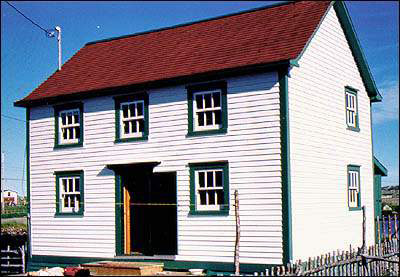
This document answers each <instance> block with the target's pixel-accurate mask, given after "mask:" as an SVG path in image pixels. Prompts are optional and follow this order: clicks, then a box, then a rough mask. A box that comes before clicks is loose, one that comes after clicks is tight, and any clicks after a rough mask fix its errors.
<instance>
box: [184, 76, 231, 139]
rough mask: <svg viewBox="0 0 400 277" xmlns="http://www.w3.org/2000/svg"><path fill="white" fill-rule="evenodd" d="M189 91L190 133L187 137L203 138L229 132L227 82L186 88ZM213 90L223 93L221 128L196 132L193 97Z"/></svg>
mask: <svg viewBox="0 0 400 277" xmlns="http://www.w3.org/2000/svg"><path fill="white" fill-rule="evenodd" d="M186 89H187V101H188V105H187V107H188V133H187V137H191V136H203V135H213V134H225V133H226V132H227V131H228V101H227V83H226V81H213V82H208V83H202V84H195V85H189V86H186ZM211 90H220V91H221V111H222V114H221V127H220V128H219V129H217V130H204V131H196V130H194V122H193V121H194V120H193V116H194V115H193V108H194V107H193V95H194V93H196V92H203V91H204V92H206V91H211Z"/></svg>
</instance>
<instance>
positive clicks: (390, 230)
mask: <svg viewBox="0 0 400 277" xmlns="http://www.w3.org/2000/svg"><path fill="white" fill-rule="evenodd" d="M388 237H389V241H391V240H392V220H391V216H390V214H389V215H388Z"/></svg>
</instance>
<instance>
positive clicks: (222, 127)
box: [187, 81, 228, 136]
mask: <svg viewBox="0 0 400 277" xmlns="http://www.w3.org/2000/svg"><path fill="white" fill-rule="evenodd" d="M187 91H188V123H189V124H188V125H189V126H188V136H197V135H206V134H217V133H226V131H227V126H228V114H227V96H226V95H227V90H226V82H223V81H220V82H213V83H207V84H200V85H192V86H188V87H187Z"/></svg>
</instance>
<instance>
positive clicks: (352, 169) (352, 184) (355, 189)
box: [347, 165, 361, 210]
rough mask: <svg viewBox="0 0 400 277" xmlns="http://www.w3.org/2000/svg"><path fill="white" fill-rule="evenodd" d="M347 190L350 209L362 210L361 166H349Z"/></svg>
mask: <svg viewBox="0 0 400 277" xmlns="http://www.w3.org/2000/svg"><path fill="white" fill-rule="evenodd" d="M347 188H348V205H349V209H350V210H357V209H361V192H360V166H358V165H348V166H347Z"/></svg>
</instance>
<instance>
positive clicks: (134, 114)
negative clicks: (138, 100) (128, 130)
mask: <svg viewBox="0 0 400 277" xmlns="http://www.w3.org/2000/svg"><path fill="white" fill-rule="evenodd" d="M129 110H130V112H131V114H130V117H133V116H136V111H135V104H129Z"/></svg>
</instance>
